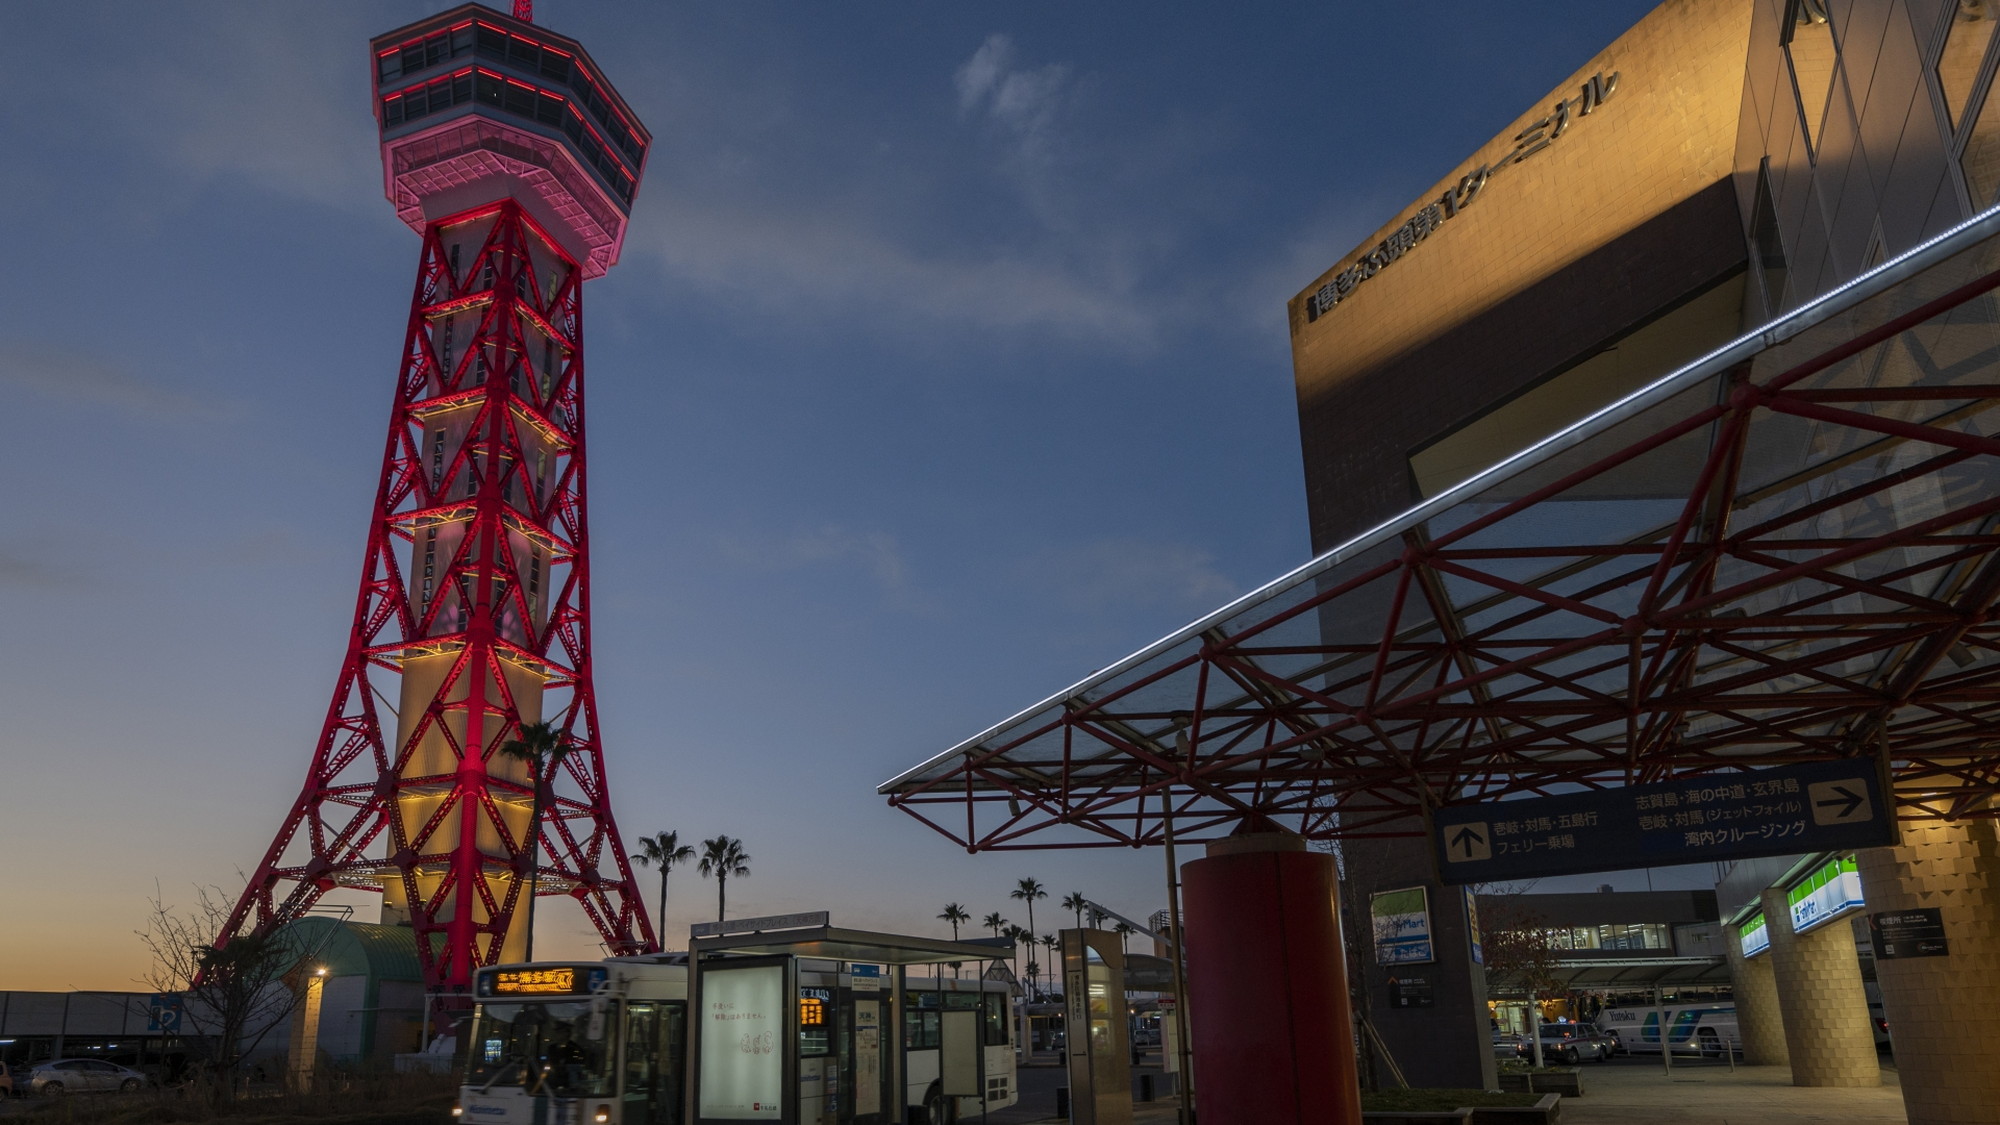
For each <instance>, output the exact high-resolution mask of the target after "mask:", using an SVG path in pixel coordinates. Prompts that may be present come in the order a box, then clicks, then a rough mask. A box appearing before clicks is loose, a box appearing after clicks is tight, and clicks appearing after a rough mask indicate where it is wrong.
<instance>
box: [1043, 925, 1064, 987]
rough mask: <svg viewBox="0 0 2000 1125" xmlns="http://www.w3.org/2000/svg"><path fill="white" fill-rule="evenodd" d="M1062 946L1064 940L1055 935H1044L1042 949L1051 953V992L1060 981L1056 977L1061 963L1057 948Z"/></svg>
mask: <svg viewBox="0 0 2000 1125" xmlns="http://www.w3.org/2000/svg"><path fill="white" fill-rule="evenodd" d="M1061 944H1062V940H1061V939H1060V938H1057V937H1056V935H1054V934H1043V935H1042V948H1044V949H1046V950H1048V951H1049V988H1050V989H1051V990H1053V989H1054V988H1055V986H1056V982H1057V979H1058V978H1057V977H1056V965H1057V964H1059V963H1060V962H1059V961H1058V960H1057V958H1056V947H1057V946H1059V945H1061Z"/></svg>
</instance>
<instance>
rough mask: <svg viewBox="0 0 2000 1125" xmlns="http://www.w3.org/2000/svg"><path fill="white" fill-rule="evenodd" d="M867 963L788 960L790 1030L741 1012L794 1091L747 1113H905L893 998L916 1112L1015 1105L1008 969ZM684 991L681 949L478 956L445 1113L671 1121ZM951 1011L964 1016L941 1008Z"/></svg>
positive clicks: (822, 1121)
mask: <svg viewBox="0 0 2000 1125" xmlns="http://www.w3.org/2000/svg"><path fill="white" fill-rule="evenodd" d="M872 968H875V967H874V966H866V967H864V966H859V965H857V966H851V967H850V966H846V965H843V964H842V963H839V962H832V961H818V960H813V959H807V958H800V959H798V962H797V965H796V968H795V970H794V972H793V973H792V975H791V977H790V978H789V979H791V980H793V981H795V984H794V985H793V988H794V989H795V991H796V995H795V996H794V997H793V999H792V1006H793V1010H792V1012H790V1013H788V1014H787V1016H788V1019H787V1020H786V1022H787V1023H788V1024H789V1025H790V1031H789V1033H786V1032H777V1033H774V1032H773V1031H772V1030H764V1029H763V1025H762V1024H755V1025H746V1026H756V1027H758V1028H759V1030H757V1031H755V1032H752V1031H748V1030H746V1031H744V1032H743V1033H742V1034H743V1036H744V1042H745V1043H747V1044H748V1046H745V1047H742V1048H741V1050H743V1051H745V1052H748V1053H749V1054H750V1055H751V1056H752V1057H756V1056H772V1059H771V1063H772V1064H773V1065H775V1064H777V1063H780V1062H781V1063H782V1064H783V1066H782V1068H781V1069H782V1073H784V1074H786V1075H787V1076H789V1077H790V1078H791V1080H792V1081H793V1082H795V1083H796V1085H795V1091H796V1093H795V1094H794V1096H793V1097H792V1098H791V1099H789V1100H786V1099H784V1098H783V1097H782V1094H780V1095H778V1096H777V1098H776V1099H775V1100H767V1101H762V1102H759V1103H754V1108H753V1107H750V1106H746V1107H745V1108H752V1112H751V1113H749V1114H746V1115H743V1116H744V1117H746V1118H748V1119H752V1120H769V1121H773V1122H779V1123H780V1125H902V1121H901V1120H900V1114H899V1113H898V1110H899V1109H900V1107H898V1106H894V1105H892V1104H890V1103H891V1102H892V1100H893V1099H891V1098H890V1097H889V1096H888V1095H889V1094H890V1093H891V1092H892V1089H893V1087H891V1086H889V1085H888V1083H889V1082H890V1081H891V1077H890V1074H891V1070H890V1068H889V1067H887V1066H885V1065H884V1064H885V1063H886V1062H887V1061H889V1060H885V1059H883V1058H881V1056H880V1053H879V1052H880V1047H882V1046H886V1045H888V1044H890V1043H893V1042H895V1040H892V1039H890V1038H889V1037H888V1036H886V1035H883V1034H882V1031H883V1026H882V1025H885V1024H887V1023H888V1022H889V1020H888V1019H885V1018H883V1017H885V1016H888V1015H889V1012H891V1011H893V1010H894V1005H895V1004H896V1003H897V1000H896V997H898V996H900V1002H901V1004H902V1011H903V1020H902V1022H903V1029H902V1035H901V1037H900V1040H901V1043H900V1047H901V1051H900V1064H901V1065H900V1066H899V1067H896V1068H894V1073H900V1074H901V1075H902V1078H903V1082H902V1085H903V1090H902V1098H901V1102H902V1104H903V1105H907V1106H910V1107H921V1108H922V1110H923V1120H924V1122H925V1125H952V1123H953V1122H954V1121H956V1120H957V1119H959V1118H961V1117H964V1118H971V1117H975V1116H977V1115H978V1114H980V1113H981V1111H982V1108H983V1109H984V1110H988V1111H990V1110H997V1109H1001V1108H1003V1107H1006V1106H1011V1105H1013V1104H1015V1103H1016V1101H1017V1100H1018V1097H1019V1095H1018V1090H1017V1087H1016V1083H1015V1060H1014V1052H1013V1046H1012V1039H1011V1034H1010V1030H1009V1027H1010V1023H1011V1021H1010V1020H1009V1018H1008V1015H1009V1012H1010V1010H1011V1003H1010V1001H1011V995H1010V991H1009V990H1010V986H1009V984H1008V983H1006V982H1004V981H997V980H983V979H965V980H959V979H953V978H951V977H930V978H919V977H915V976H911V977H908V978H907V979H906V980H905V981H903V982H902V984H901V986H900V989H898V988H896V987H894V986H892V987H891V988H890V989H889V990H887V991H878V989H879V988H880V985H879V983H878V982H879V981H880V978H879V977H878V976H876V975H875V974H873V973H868V972H866V971H864V970H865V969H872ZM850 969H851V970H852V971H850ZM704 979H705V980H706V979H708V978H707V977H704ZM774 979H775V978H774ZM689 992H690V989H689V967H688V960H687V955H686V954H655V955H651V956H638V957H613V958H608V959H606V960H604V961H601V962H589V963H581V964H578V963H554V962H535V963H532V964H520V965H499V966H493V967H490V968H484V969H480V970H479V971H478V973H477V975H476V976H475V978H474V987H473V995H474V1000H475V1003H474V1007H473V1013H472V1020H471V1023H470V1026H469V1029H468V1031H467V1033H466V1034H467V1035H468V1040H467V1050H466V1052H465V1055H466V1062H465V1070H464V1073H463V1077H462V1080H461V1085H460V1088H459V1099H458V1103H457V1105H455V1106H454V1107H453V1109H452V1116H453V1118H454V1119H455V1120H458V1121H465V1122H483V1123H491V1125H568V1123H572V1122H574V1123H575V1125H586V1123H588V1125H684V1122H686V1121H687V1120H689V1117H688V1114H689V1105H690V1102H691V1100H692V1099H691V1098H690V1094H691V1093H692V1091H691V1090H690V1089H689V1083H690V1081H691V1080H692V1076H694V1075H696V1074H697V1073H699V1072H700V1066H701V1064H700V1061H699V1060H697V1059H695V1058H694V1057H692V1056H693V1051H694V1039H695V1036H694V1035H693V1034H691V1030H692V1029H691V1027H690V1017H689V1011H688V1002H689ZM885 1000H886V1001H887V1002H888V1003H886V1004H885V1003H884V1001H885ZM952 1013H966V1016H965V1017H962V1018H960V1019H958V1020H953V1019H952V1018H951V1014H952ZM890 1018H893V1017H890ZM731 1026H735V1025H731ZM968 1028H976V1030H974V1031H972V1032H971V1033H972V1034H973V1035H974V1036H975V1037H976V1040H977V1043H978V1050H977V1056H976V1070H975V1071H974V1072H967V1073H960V1074H955V1075H951V1076H947V1075H946V1074H944V1073H941V1071H942V1069H943V1068H944V1066H945V1060H944V1058H943V1056H944V1055H945V1053H946V1052H945V1050H944V1047H945V1045H946V1043H947V1041H948V1040H952V1037H953V1036H954V1035H955V1034H960V1033H963V1032H965V1031H966V1030H967V1029H968ZM732 1034H733V1033H732ZM787 1037H789V1038H790V1040H791V1041H790V1043H789V1044H787V1043H785V1042H784V1040H785V1039H786V1038H787ZM780 1052H788V1053H789V1058H786V1057H784V1056H783V1055H781V1054H779V1053H780ZM954 1065H963V1064H962V1061H961V1062H960V1063H955V1064H954ZM947 1077H951V1078H952V1083H951V1084H952V1085H954V1086H956V1087H958V1088H959V1089H961V1090H963V1089H965V1088H967V1087H968V1086H969V1085H970V1086H971V1088H975V1089H983V1090H984V1091H985V1097H984V1098H983V1099H982V1098H981V1097H980V1096H979V1095H977V1094H971V1095H962V1096H950V1097H948V1096H946V1095H945V1094H944V1093H943V1090H944V1089H945V1088H946V1082H945V1079H946V1078H947ZM764 1096H765V1097H767V1098H770V1097H772V1095H771V1094H769V1093H768V1092H767V1093H766V1094H765V1095H764ZM982 1100H983V1102H984V1105H983V1107H982ZM787 1109H788V1110H790V1113H789V1114H786V1113H784V1112H783V1111H784V1110H787Z"/></svg>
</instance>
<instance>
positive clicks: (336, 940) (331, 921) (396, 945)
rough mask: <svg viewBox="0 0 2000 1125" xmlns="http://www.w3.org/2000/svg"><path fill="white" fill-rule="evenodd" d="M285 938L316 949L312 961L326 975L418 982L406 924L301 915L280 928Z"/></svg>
mask: <svg viewBox="0 0 2000 1125" xmlns="http://www.w3.org/2000/svg"><path fill="white" fill-rule="evenodd" d="M283 932H284V934H285V935H286V939H287V940H289V941H292V942H294V943H295V944H296V945H297V946H298V947H299V948H300V949H303V950H312V951H316V955H315V956H314V960H315V961H316V962H317V963H318V964H320V965H324V966H325V967H326V975H328V976H330V977H353V976H365V977H370V978H373V979H375V980H378V981H384V980H400V981H421V980H423V979H424V967H423V964H422V963H421V962H419V961H418V960H417V936H416V931H415V930H412V929H411V928H410V927H408V926H379V925H375V924H373V923H369V922H343V921H341V920H340V919H338V918H317V917H314V918H301V919H299V920H298V921H296V922H293V923H291V924H290V925H288V926H286V927H285V928H284V931H283Z"/></svg>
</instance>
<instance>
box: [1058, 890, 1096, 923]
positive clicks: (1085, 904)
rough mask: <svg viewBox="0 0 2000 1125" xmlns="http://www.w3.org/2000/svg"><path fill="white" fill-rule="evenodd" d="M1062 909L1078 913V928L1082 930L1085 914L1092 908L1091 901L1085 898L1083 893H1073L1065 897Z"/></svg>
mask: <svg viewBox="0 0 2000 1125" xmlns="http://www.w3.org/2000/svg"><path fill="white" fill-rule="evenodd" d="M1062 908H1063V909H1064V910H1074V911H1076V928H1077V929H1079V930H1080V929H1082V928H1083V912H1084V911H1085V910H1088V909H1089V908H1090V900H1089V899H1087V898H1085V897H1083V892H1082V891H1071V892H1070V893H1069V894H1068V895H1066V896H1064V898H1063V900H1062Z"/></svg>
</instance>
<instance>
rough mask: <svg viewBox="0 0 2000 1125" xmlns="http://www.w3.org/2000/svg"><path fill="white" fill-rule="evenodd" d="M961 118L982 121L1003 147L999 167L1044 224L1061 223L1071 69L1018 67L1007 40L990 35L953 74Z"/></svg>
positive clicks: (1011, 42)
mask: <svg viewBox="0 0 2000 1125" xmlns="http://www.w3.org/2000/svg"><path fill="white" fill-rule="evenodd" d="M952 81H953V85H954V86H956V87H957V89H958V108H959V112H960V114H962V115H964V116H967V117H976V118H978V119H980V120H982V121H984V122H985V123H986V124H987V126H988V127H989V128H990V129H991V130H992V132H993V134H994V135H995V136H996V137H998V138H999V139H1000V141H1001V142H1002V144H1003V148H1002V156H1001V162H1000V163H1001V168H1002V169H1003V170H1004V171H1005V172H1006V173H1007V174H1008V175H1010V176H1011V177H1013V178H1014V179H1015V180H1016V181H1017V182H1018V184H1019V185H1020V188H1021V190H1022V192H1023V193H1024V194H1025V196H1026V198H1027V200H1028V203H1029V205H1030V206H1031V207H1033V208H1034V209H1035V211H1036V212H1037V214H1038V215H1039V216H1040V217H1041V218H1042V220H1043V221H1044V222H1049V223H1051V224H1052V225H1068V224H1067V223H1065V222H1062V221H1060V218H1059V217H1060V216H1061V214H1062V212H1063V210H1064V208H1063V207H1062V206H1061V203H1060V199H1061V197H1062V196H1063V194H1064V192H1063V190H1062V189H1063V184H1062V179H1063V177H1062V175H1061V172H1060V170H1059V165H1060V164H1061V163H1062V160H1063V150H1064V148H1065V144H1064V138H1063V136H1062V131H1061V128H1060V125H1059V121H1060V118H1061V117H1062V115H1063V113H1064V111H1065V110H1066V109H1067V102H1068V98H1069V95H1070V88H1071V86H1072V82H1071V70H1070V67H1069V66H1067V65H1065V64H1063V63H1047V64H1045V65H1042V66H1017V65H1016V64H1015V60H1014V40H1013V39H1012V37H1010V36H1007V35H1004V34H1001V33H999V32H994V33H993V34H991V35H988V36H987V37H986V41H985V42H983V43H981V44H980V45H979V49H978V50H976V51H974V52H972V56H971V57H970V58H968V59H966V60H965V62H963V63H961V64H960V65H959V68H958V70H957V72H956V73H955V74H954V75H953V76H952Z"/></svg>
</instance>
